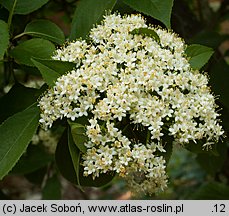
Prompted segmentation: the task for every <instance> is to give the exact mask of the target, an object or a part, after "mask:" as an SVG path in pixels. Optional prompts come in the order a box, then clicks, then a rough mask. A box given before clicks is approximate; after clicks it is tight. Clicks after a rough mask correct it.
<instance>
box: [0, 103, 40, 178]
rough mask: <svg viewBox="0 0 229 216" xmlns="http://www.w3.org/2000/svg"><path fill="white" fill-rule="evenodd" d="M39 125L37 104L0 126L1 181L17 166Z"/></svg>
mask: <svg viewBox="0 0 229 216" xmlns="http://www.w3.org/2000/svg"><path fill="white" fill-rule="evenodd" d="M38 123H39V108H38V107H37V104H35V105H33V106H30V107H29V108H27V109H25V110H24V111H22V112H19V113H16V114H15V115H13V116H12V117H10V118H8V119H7V120H6V121H5V122H3V123H2V124H1V125H0V140H1V144H0V179H2V178H3V177H4V176H5V175H6V174H7V173H8V172H9V171H10V170H11V169H12V168H13V166H14V165H15V164H16V162H17V161H18V160H19V158H20V157H21V155H22V154H23V153H24V151H25V149H26V148H27V146H28V144H29V142H30V141H31V139H32V137H33V135H34V133H35V131H36V129H37V127H38Z"/></svg>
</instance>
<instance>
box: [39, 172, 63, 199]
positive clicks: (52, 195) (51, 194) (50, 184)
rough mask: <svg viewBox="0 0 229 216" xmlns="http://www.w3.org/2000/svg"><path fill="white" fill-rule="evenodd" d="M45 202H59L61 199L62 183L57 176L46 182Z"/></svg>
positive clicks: (44, 190)
mask: <svg viewBox="0 0 229 216" xmlns="http://www.w3.org/2000/svg"><path fill="white" fill-rule="evenodd" d="M42 199H43V200H59V199H61V183H60V180H59V178H58V176H57V175H53V176H52V177H51V178H49V179H48V180H47V181H46V184H45V186H44V188H43V190H42Z"/></svg>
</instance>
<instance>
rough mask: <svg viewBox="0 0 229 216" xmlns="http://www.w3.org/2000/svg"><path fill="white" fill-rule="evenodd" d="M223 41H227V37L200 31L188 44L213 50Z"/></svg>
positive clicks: (213, 32) (212, 32) (214, 32)
mask: <svg viewBox="0 0 229 216" xmlns="http://www.w3.org/2000/svg"><path fill="white" fill-rule="evenodd" d="M225 40H228V35H222V34H219V33H218V32H216V31H202V32H200V33H198V34H196V35H195V36H194V37H192V38H191V39H190V40H189V41H188V42H189V44H201V45H204V46H207V47H211V48H213V49H214V50H215V49H217V48H218V47H219V46H220V44H221V43H222V42H223V41H225Z"/></svg>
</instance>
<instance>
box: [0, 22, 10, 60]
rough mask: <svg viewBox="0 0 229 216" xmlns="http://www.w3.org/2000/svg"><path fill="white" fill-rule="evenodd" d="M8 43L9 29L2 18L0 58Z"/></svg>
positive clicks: (0, 26)
mask: <svg viewBox="0 0 229 216" xmlns="http://www.w3.org/2000/svg"><path fill="white" fill-rule="evenodd" d="M8 45H9V31H8V25H7V23H5V22H4V21H3V20H0V60H2V59H3V56H4V54H5V52H6V50H7V47H8Z"/></svg>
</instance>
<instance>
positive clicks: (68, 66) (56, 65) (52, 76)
mask: <svg viewBox="0 0 229 216" xmlns="http://www.w3.org/2000/svg"><path fill="white" fill-rule="evenodd" d="M32 62H33V64H34V65H35V66H36V67H37V68H38V69H39V71H40V72H41V75H42V77H43V79H44V80H45V82H46V83H47V84H48V85H49V86H50V87H52V86H54V82H55V81H56V80H57V78H58V77H59V76H61V75H63V74H65V73H66V72H68V71H71V70H72V69H73V68H74V67H75V63H72V62H63V61H58V60H46V59H32Z"/></svg>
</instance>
